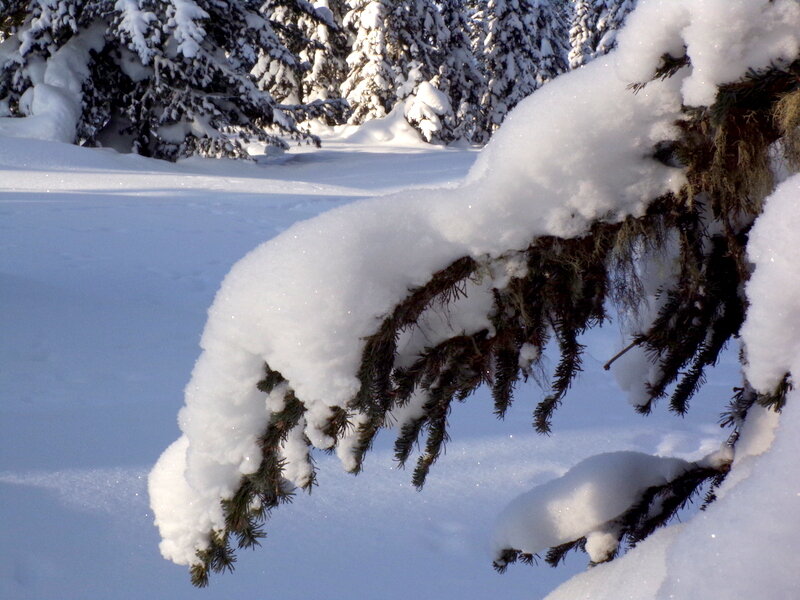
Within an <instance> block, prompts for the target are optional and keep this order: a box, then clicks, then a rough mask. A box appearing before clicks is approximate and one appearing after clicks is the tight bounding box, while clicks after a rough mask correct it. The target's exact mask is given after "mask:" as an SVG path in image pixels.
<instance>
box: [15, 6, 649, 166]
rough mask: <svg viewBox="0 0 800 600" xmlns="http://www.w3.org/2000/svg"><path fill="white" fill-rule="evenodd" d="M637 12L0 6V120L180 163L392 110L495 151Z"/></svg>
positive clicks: (237, 152) (430, 136) (440, 139)
mask: <svg viewBox="0 0 800 600" xmlns="http://www.w3.org/2000/svg"><path fill="white" fill-rule="evenodd" d="M633 4H634V0H558V1H554V2H553V1H549V0H412V1H409V2H396V1H393V0H316V1H315V2H313V3H312V2H309V1H308V0H266V1H263V0H259V1H250V0H116V1H114V2H110V1H107V0H29V1H22V0H0V116H5V117H25V116H32V115H36V114H40V113H41V112H43V111H47V110H54V109H55V108H57V107H60V108H61V109H62V110H67V109H70V110H71V112H72V113H74V121H75V123H74V139H73V140H71V141H73V142H74V143H78V144H82V145H87V146H95V145H111V146H113V147H116V148H118V149H122V150H125V151H133V152H137V153H139V154H143V155H146V156H153V157H157V158H164V159H169V160H175V159H177V158H181V157H186V156H191V155H203V156H229V157H243V158H246V157H248V156H249V153H248V146H249V145H250V144H251V143H252V142H260V143H261V144H267V145H271V146H277V147H281V148H285V147H287V143H288V141H292V140H295V141H300V142H308V143H314V144H318V143H319V140H318V138H317V137H316V136H315V135H314V134H313V133H312V128H311V127H310V126H309V125H310V123H312V122H322V123H324V124H327V125H339V124H345V123H347V124H353V125H359V124H361V123H364V122H365V121H368V120H371V119H376V118H381V117H384V116H386V115H388V114H389V113H391V112H392V111H393V110H402V111H403V116H404V117H405V118H406V119H407V120H408V122H409V123H410V124H411V125H412V126H414V127H415V128H416V129H417V130H418V131H419V132H420V134H421V135H422V136H423V138H424V139H426V140H427V141H430V142H435V143H451V142H454V141H456V140H463V141H465V142H468V143H473V144H483V143H485V142H486V141H487V140H488V139H489V137H490V136H491V134H492V133H493V132H494V131H495V130H496V129H497V128H498V127H499V126H500V123H502V121H503V119H504V117H505V115H506V114H507V113H508V111H509V110H511V109H512V108H513V107H514V106H515V105H516V104H517V103H518V102H519V101H520V100H521V99H523V98H524V97H526V96H528V95H529V94H531V93H532V92H533V91H535V90H536V89H537V88H539V87H541V86H542V85H543V84H544V83H546V82H547V81H549V80H551V79H553V78H554V77H556V76H558V75H559V74H560V73H563V72H564V71H567V70H569V69H571V68H577V67H579V66H581V65H583V64H585V63H586V62H588V61H589V60H591V59H592V58H594V57H595V56H597V55H598V54H603V53H605V52H607V51H608V50H610V49H611V48H612V47H613V46H614V43H615V42H614V36H615V33H616V30H617V29H618V28H619V27H620V25H621V23H622V22H623V20H624V18H625V16H626V15H627V13H628V12H629V11H630V9H631V8H632V6H633ZM64 107H66V108H64ZM68 112H69V111H68Z"/></svg>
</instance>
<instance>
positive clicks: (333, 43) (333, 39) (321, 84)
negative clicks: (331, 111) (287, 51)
mask: <svg viewBox="0 0 800 600" xmlns="http://www.w3.org/2000/svg"><path fill="white" fill-rule="evenodd" d="M314 9H315V10H316V12H317V14H318V15H320V17H321V18H318V19H313V18H309V17H307V16H306V17H304V18H301V19H300V23H299V26H300V27H301V29H303V30H305V31H306V34H307V36H308V39H309V41H310V42H311V43H310V44H309V45H308V46H307V47H306V48H304V49H301V50H300V52H299V57H300V59H301V60H302V61H304V62H305V63H306V64H307V65H308V68H307V69H306V70H305V72H304V73H303V82H302V86H303V89H302V92H303V98H304V99H305V100H306V101H312V102H313V101H314V100H329V99H336V98H339V88H340V87H341V84H342V82H343V81H344V80H345V77H346V76H347V55H348V46H347V36H346V32H345V30H344V27H343V26H342V23H343V22H344V15H345V9H346V7H345V3H344V1H343V0H317V2H315V3H314Z"/></svg>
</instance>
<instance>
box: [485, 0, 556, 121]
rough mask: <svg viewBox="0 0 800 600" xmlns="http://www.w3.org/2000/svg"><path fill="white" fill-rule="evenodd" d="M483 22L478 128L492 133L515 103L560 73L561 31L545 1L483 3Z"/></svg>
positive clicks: (553, 5) (494, 0)
mask: <svg viewBox="0 0 800 600" xmlns="http://www.w3.org/2000/svg"><path fill="white" fill-rule="evenodd" d="M483 18H484V19H485V21H486V25H485V27H486V37H485V38H484V40H483V48H482V49H480V50H479V58H480V60H481V61H482V64H483V69H484V72H485V74H486V78H487V89H486V91H485V93H484V97H483V99H482V105H483V107H484V111H485V114H484V119H485V124H484V127H483V128H484V129H485V130H486V131H489V132H492V131H494V130H495V129H497V127H499V126H500V123H502V122H503V119H504V118H505V115H506V113H508V111H509V110H511V109H512V108H514V106H516V105H517V103H518V102H519V101H520V100H522V99H523V98H525V97H527V96H529V95H530V94H531V93H533V91H534V90H536V89H538V88H539V87H541V86H542V85H543V84H544V83H546V82H547V81H549V80H551V79H553V78H554V77H556V76H557V75H559V74H560V73H563V72H564V71H565V70H566V46H565V35H564V30H565V27H566V25H565V22H564V20H563V12H562V7H561V4H560V3H559V2H548V1H545V0H489V1H488V2H487V4H486V7H485V10H484V11H483Z"/></svg>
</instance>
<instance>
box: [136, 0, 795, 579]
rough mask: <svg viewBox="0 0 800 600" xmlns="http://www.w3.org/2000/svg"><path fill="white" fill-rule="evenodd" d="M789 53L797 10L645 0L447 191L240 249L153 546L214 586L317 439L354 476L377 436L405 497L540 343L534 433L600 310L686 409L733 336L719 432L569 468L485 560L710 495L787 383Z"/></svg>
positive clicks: (776, 407) (374, 205)
mask: <svg viewBox="0 0 800 600" xmlns="http://www.w3.org/2000/svg"><path fill="white" fill-rule="evenodd" d="M722 11H724V14H720V12H722ZM722 17H724V18H725V19H726V20H727V21H728V22H730V23H731V24H733V25H735V26H733V27H731V28H730V29H721V28H719V27H718V23H719V19H720V18H722ZM509 18H510V17H509ZM743 32H746V35H743ZM653 40H658V43H657V44H653V43H652V41H653ZM734 42H736V44H738V45H737V48H738V50H737V54H736V56H735V57H733V56H731V53H730V52H729V48H730V47H731V45H732V44H733V43H734ZM799 48H800V3H799V2H797V0H755V1H753V2H748V3H737V4H736V5H726V6H725V7H723V6H722V5H721V4H719V3H716V2H710V1H709V2H702V1H700V0H673V1H671V2H670V3H667V4H665V3H661V2H656V1H653V2H647V1H645V2H643V3H642V4H641V6H640V9H639V10H637V12H635V13H633V15H632V17H631V19H630V20H629V25H628V28H627V30H626V31H625V36H624V37H623V36H621V39H620V45H619V50H618V52H617V53H616V55H615V61H614V63H613V64H611V63H610V62H609V63H605V62H604V61H595V62H593V63H591V64H588V65H586V67H585V68H583V69H579V70H576V71H574V72H571V73H570V74H568V75H566V76H564V77H562V78H559V80H558V81H557V82H554V83H552V84H550V85H548V86H547V87H545V88H544V89H541V90H539V91H537V92H536V93H534V94H533V95H532V96H531V97H530V98H529V99H528V100H526V101H525V102H523V103H521V104H520V106H519V107H518V108H517V109H516V111H515V112H514V114H513V115H512V118H510V119H508V120H507V121H506V124H505V125H504V126H503V127H501V128H500V130H499V131H498V132H497V134H496V135H495V137H494V139H493V140H492V142H491V143H490V144H489V146H488V147H487V148H486V150H485V151H484V153H483V154H482V155H481V158H480V159H479V160H478V162H477V164H476V166H475V168H474V169H473V171H472V172H471V174H470V177H469V178H468V180H467V181H466V182H465V183H464V184H463V185H462V186H461V187H458V188H455V189H439V190H430V191H428V192H425V193H420V192H419V191H415V192H414V193H413V194H410V195H408V196H401V197H388V198H379V199H376V200H374V201H373V202H371V203H359V204H355V205H350V206H345V207H342V208H340V209H338V210H336V211H332V212H330V213H327V214H323V215H321V216H320V217H318V218H316V219H314V220H312V221H310V222H306V223H301V224H298V225H297V226H295V227H293V228H292V229H291V230H290V231H287V232H285V234H283V235H282V236H281V237H279V238H277V239H275V240H271V241H270V242H268V243H267V244H264V245H262V246H261V247H259V248H258V249H256V250H255V251H253V252H252V253H250V254H248V256H247V257H246V258H245V259H243V260H242V261H241V262H240V263H239V264H238V265H237V266H235V267H234V269H233V270H232V272H231V273H230V275H229V276H228V277H227V278H226V280H225V282H224V283H223V287H222V290H221V291H220V293H219V294H218V295H217V298H216V301H215V304H214V306H213V307H212V309H211V310H210V312H209V322H208V325H207V327H206V330H205V334H204V337H203V348H204V352H203V354H202V356H201V358H200V360H199V361H198V363H197V366H196V367H195V370H194V372H193V379H192V382H191V384H190V385H189V386H187V391H186V407H185V408H184V409H183V410H182V411H181V416H180V424H181V428H182V430H183V436H182V437H181V438H180V439H179V440H178V441H177V442H175V443H174V444H173V445H172V446H170V448H168V449H167V450H166V451H165V453H164V454H163V455H162V457H161V459H160V460H159V463H158V465H157V466H156V468H155V469H154V470H153V473H152V474H151V478H150V495H151V500H152V506H153V510H154V513H155V515H156V522H157V524H158V526H159V528H160V529H161V532H162V535H163V537H164V541H163V542H162V546H161V548H162V553H163V554H164V556H165V557H167V558H169V559H171V560H174V561H175V562H178V563H181V564H186V565H190V566H191V570H192V577H193V581H194V583H195V584H197V585H205V584H206V583H207V582H208V577H209V575H210V573H211V572H212V571H222V570H226V569H230V568H231V567H232V565H233V558H234V557H233V545H234V544H237V545H238V546H239V547H250V546H253V545H255V544H257V543H258V539H259V538H260V537H261V535H262V533H263V532H262V529H261V527H262V525H263V524H264V522H265V520H266V518H267V516H268V515H269V512H270V511H271V510H272V509H273V508H275V507H276V506H278V505H279V504H281V503H283V502H285V501H286V500H287V499H288V498H289V497H290V495H291V493H292V490H293V489H294V488H295V487H299V488H304V489H310V488H311V486H312V485H313V483H314V479H315V466H314V463H313V456H312V452H313V449H314V448H316V449H320V450H327V451H335V452H336V454H337V455H338V456H339V458H340V459H341V461H342V463H343V465H344V466H345V467H346V468H347V469H348V470H349V471H351V472H354V473H358V472H359V471H360V470H361V468H362V465H363V460H364V457H365V455H366V453H367V452H368V451H369V449H370V448H371V446H372V444H373V442H374V440H375V437H376V435H377V434H378V433H379V432H380V431H381V430H382V429H386V428H389V427H394V428H395V429H396V432H397V437H396V442H395V455H396V459H397V461H398V462H399V463H400V464H401V465H405V464H407V463H409V462H410V461H412V460H414V459H415V463H416V464H415V467H414V469H413V474H412V482H413V484H414V485H415V486H417V487H418V488H421V487H422V486H423V485H424V483H425V481H426V479H427V477H428V475H429V472H430V469H431V467H432V465H433V464H434V463H435V462H436V461H437V460H438V459H439V458H440V457H441V456H442V454H443V450H444V446H445V443H446V441H447V439H448V435H449V432H448V416H449V414H450V411H451V410H452V408H453V407H454V406H456V404H457V401H463V400H466V399H467V398H468V397H469V396H470V395H471V394H472V393H473V392H474V391H475V390H476V389H477V388H478V387H479V386H483V385H486V386H489V387H490V388H491V390H492V393H493V396H494V412H495V413H496V415H498V416H501V417H502V416H503V415H505V414H506V412H507V410H508V408H509V406H510V404H511V403H512V401H513V399H514V388H515V386H516V385H517V383H518V382H519V381H521V380H523V379H525V378H527V377H529V376H532V375H534V374H537V373H542V372H544V373H547V358H546V357H548V356H549V357H550V358H551V359H554V360H555V362H554V365H555V366H554V369H553V371H552V373H551V376H550V377H549V380H548V383H547V384H546V386H547V388H548V391H547V392H546V393H545V394H544V395H543V397H542V398H541V399H540V400H539V402H538V403H537V404H536V407H535V409H534V411H533V425H534V427H535V429H536V430H537V431H539V432H541V433H548V432H550V430H551V427H552V419H553V415H554V413H555V411H556V410H557V409H558V407H559V406H560V405H561V404H562V402H564V401H566V399H567V393H568V391H569V389H570V386H571V384H572V383H573V382H574V381H575V378H576V376H577V375H578V373H579V372H580V370H581V360H582V357H583V354H584V346H583V344H582V338H581V335H582V334H583V333H585V332H586V331H587V330H588V329H590V328H592V327H596V326H598V325H600V324H601V323H604V322H607V321H608V320H609V319H612V318H619V320H620V322H621V323H622V324H623V331H624V332H625V335H626V336H627V338H628V342H629V343H628V344H627V346H626V347H625V348H623V349H622V350H621V351H620V352H619V353H618V354H617V355H616V356H614V357H610V359H609V361H608V363H607V365H606V367H607V368H608V369H614V370H615V371H616V373H617V375H618V376H619V377H620V380H621V381H622V382H623V383H624V387H625V389H626V391H627V392H628V393H629V395H630V397H631V400H632V401H633V403H634V405H635V407H636V409H637V410H638V411H639V412H641V413H648V412H650V411H651V410H653V409H654V407H655V406H656V404H657V403H659V402H663V401H665V400H666V401H668V403H669V408H670V409H671V410H672V411H674V412H675V413H678V414H681V415H682V414H685V413H686V412H687V410H688V409H689V403H690V401H691V399H692V397H693V396H694V395H695V393H696V392H697V390H698V389H699V388H700V387H701V386H702V384H703V381H704V377H705V375H706V372H707V370H708V369H709V367H711V366H712V365H714V364H715V362H716V361H717V360H718V358H719V356H720V353H721V351H722V349H723V348H724V347H725V346H726V344H728V343H730V342H731V341H734V340H736V339H737V338H738V337H739V336H740V335H741V339H742V340H743V341H744V348H743V351H742V353H741V356H742V359H743V361H744V363H743V368H744V370H743V372H744V377H743V380H742V381H740V382H736V383H738V384H739V385H738V388H737V390H736V393H735V394H734V398H733V399H732V401H731V404H730V406H729V408H728V410H727V413H726V416H725V424H726V425H728V426H730V427H731V435H730V438H729V439H728V440H727V441H723V442H722V445H721V448H720V450H719V451H716V452H714V453H711V454H710V455H708V456H707V457H706V458H705V459H703V460H701V461H698V462H694V463H690V462H686V461H680V460H676V459H672V458H668V457H653V456H644V455H641V454H636V453H624V454H619V453H618V454H614V455H601V456H598V457H594V458H593V459H589V460H588V461H586V462H585V463H582V464H580V465H578V466H576V467H575V468H574V469H573V470H572V471H570V472H569V473H567V474H566V475H565V476H564V478H563V479H561V480H556V481H555V483H552V484H547V485H546V486H542V488H540V489H539V490H538V491H537V490H534V492H532V495H530V496H528V497H526V498H523V499H521V500H520V501H519V502H518V503H515V504H514V505H512V506H511V507H510V508H509V509H508V510H507V511H506V512H505V514H504V516H503V517H502V518H501V521H500V523H501V525H500V527H499V530H498V534H497V536H496V538H495V545H494V550H495V565H496V566H497V567H498V568H500V569H503V568H505V567H506V566H507V565H508V564H509V563H511V562H514V561H515V560H517V559H531V558H532V557H533V556H534V555H535V554H538V553H540V552H543V551H547V555H546V559H547V560H548V562H552V563H557V562H558V561H559V560H560V558H561V557H562V556H563V555H564V553H565V552H567V551H568V550H570V549H573V548H583V549H585V550H586V551H587V552H588V553H589V555H590V559H591V560H592V561H593V562H601V561H605V560H608V559H611V558H613V557H614V556H615V555H617V554H618V552H619V551H620V547H621V546H622V545H624V544H625V543H626V542H627V543H630V544H635V543H637V542H639V541H640V540H642V539H644V538H645V537H647V536H648V535H649V534H650V533H652V532H653V531H654V530H655V529H656V528H658V527H661V526H663V525H664V524H666V523H667V522H668V521H669V520H670V519H671V518H672V517H674V516H675V515H676V513H677V512H678V511H679V510H680V508H681V507H682V506H683V505H685V504H686V503H687V502H688V501H689V500H690V499H691V498H692V497H693V496H695V495H697V494H698V493H700V492H701V491H702V490H705V491H706V492H709V491H710V494H709V495H707V501H712V500H713V489H714V486H716V485H718V484H719V483H720V482H721V481H722V480H723V479H724V478H725V477H726V475H727V473H728V472H729V470H730V469H731V465H732V464H733V469H734V471H735V470H736V468H737V467H736V462H735V460H734V462H733V463H732V460H733V457H734V456H735V452H736V451H737V448H736V440H737V437H738V435H739V432H740V431H741V429H742V427H743V426H744V425H746V424H748V423H751V421H750V415H751V414H753V413H758V412H762V413H763V412H764V410H765V409H767V410H769V411H780V410H781V409H782V408H783V407H784V406H785V405H786V404H787V403H788V402H796V401H798V400H797V396H798V394H797V392H796V391H793V390H792V381H793V379H792V378H793V374H794V373H796V372H797V371H798V370H800V350H798V346H797V338H796V328H797V327H798V326H800V325H798V324H800V304H798V303H797V300H796V297H792V296H791V294H788V293H784V292H783V291H782V290H778V289H776V288H777V287H780V285H779V282H780V274H781V273H789V272H791V273H794V272H796V270H797V269H796V266H794V265H795V263H796V261H795V260H794V254H793V253H794V250H795V246H796V235H795V234H794V233H795V232H794V230H792V229H791V227H787V226H786V224H785V222H784V221H783V219H782V217H783V216H784V215H787V214H793V215H795V214H797V211H796V197H792V196H786V195H785V194H783V193H782V194H778V196H779V198H778V200H777V201H776V200H775V193H774V192H775V189H776V185H777V183H778V181H780V180H781V179H782V178H786V177H787V176H789V174H791V173H796V172H797V171H798V169H799V168H800V160H798V157H800V135H798V128H800V85H798V77H797V73H798V72H800V51H799V50H798V49H799ZM791 181H793V182H795V183H797V182H798V181H800V176H797V175H795V176H794V177H792V180H791ZM787 198H788V200H790V201H787ZM773 202H774V206H775V207H777V208H773ZM765 203H766V207H767V208H766V210H765ZM787 207H788V208H787ZM774 211H778V212H774ZM781 211H784V212H781ZM786 211H789V212H786ZM792 211H794V212H792ZM762 213H764V216H768V217H769V219H767V221H766V223H767V224H766V225H763V224H762V217H761V215H762ZM754 223H755V226H754ZM764 228H766V232H765V231H760V230H762V229H764ZM755 230H759V231H760V233H759V234H758V236H757V239H756V245H755V246H753V245H752V244H751V242H752V241H753V239H752V238H751V235H754V234H753V233H752V232H753V231H755ZM775 240H783V241H781V242H780V243H778V242H777V241H775ZM787 240H788V241H787ZM791 240H795V243H792V242H791ZM773 243H774V244H778V245H773ZM748 252H749V253H750V254H749V255H748ZM748 256H750V258H748ZM750 260H754V261H755V266H754V264H753V263H751V262H750ZM787 265H788V266H787ZM789 314H791V316H792V319H793V320H792V321H791V327H789V328H785V327H782V325H783V321H782V320H783V319H784V318H786V315H789ZM791 423H794V425H792V426H793V427H795V429H794V430H790V433H791V432H795V433H796V423H797V419H796V418H795V420H794V421H791ZM748 468H749V466H748V465H745V467H744V469H745V471H743V472H742V476H747V471H746V470H747V469H748ZM585 483H586V484H591V492H592V493H589V492H588V491H586V490H587V488H586V486H584V485H583V484H585ZM704 486H706V487H704ZM708 486H711V487H710V490H709V487H708ZM562 492H563V493H562ZM532 506H533V509H532V508H531V507H532ZM537 507H538V508H537ZM573 508H575V510H572V509H573ZM565 515H574V516H575V518H574V519H570V518H568V517H567V516H565ZM587 515H588V517H587ZM541 524H544V525H545V526H547V531H546V532H545V533H542V532H541V531H539V530H536V529H535V526H536V525H541ZM548 547H549V548H550V550H549V551H548V550H547V549H548Z"/></svg>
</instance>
